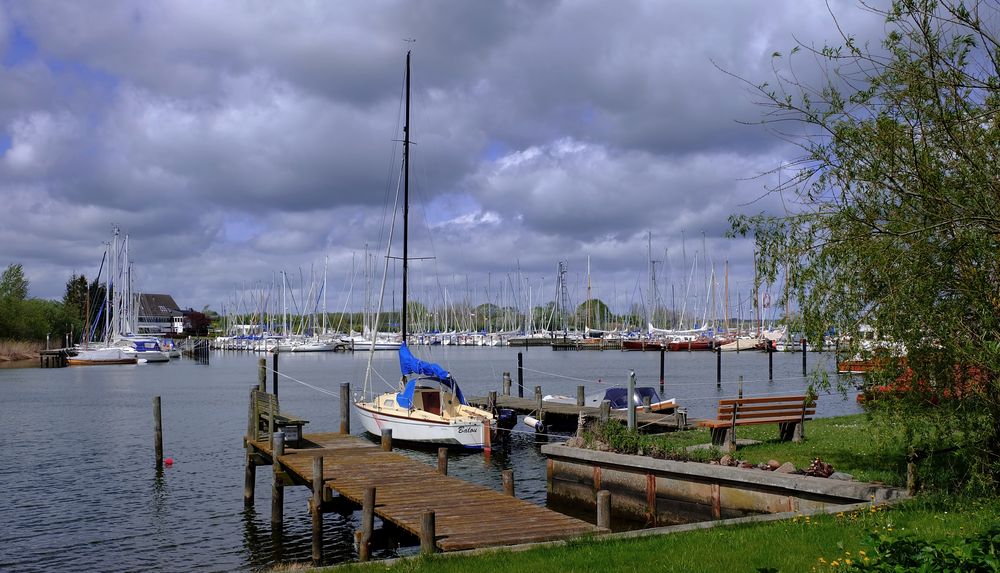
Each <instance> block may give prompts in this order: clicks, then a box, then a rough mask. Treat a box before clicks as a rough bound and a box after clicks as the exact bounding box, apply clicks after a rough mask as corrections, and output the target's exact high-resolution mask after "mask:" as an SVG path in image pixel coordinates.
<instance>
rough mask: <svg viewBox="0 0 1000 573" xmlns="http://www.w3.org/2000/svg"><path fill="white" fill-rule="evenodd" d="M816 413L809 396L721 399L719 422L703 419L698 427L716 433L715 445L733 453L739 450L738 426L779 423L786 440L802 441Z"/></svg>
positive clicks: (781, 434)
mask: <svg viewBox="0 0 1000 573" xmlns="http://www.w3.org/2000/svg"><path fill="white" fill-rule="evenodd" d="M814 414H816V401H815V399H814V398H810V397H809V396H806V395H795V396H767V397H762V398H725V399H722V400H719V412H718V415H717V417H716V419H714V420H700V421H699V422H698V425H699V426H701V427H705V428H710V429H711V430H712V444H713V445H716V446H722V449H723V450H724V451H730V452H731V451H734V450H735V449H736V426H749V425H752V424H778V434H779V436H780V438H781V439H782V440H784V441H788V440H792V441H793V442H800V441H802V438H803V437H804V435H805V430H804V426H803V422H805V421H806V420H811V419H812V416H813V415H814Z"/></svg>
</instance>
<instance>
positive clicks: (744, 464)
mask: <svg viewBox="0 0 1000 573" xmlns="http://www.w3.org/2000/svg"><path fill="white" fill-rule="evenodd" d="M740 467H741V468H743V469H745V470H749V469H752V468H753V467H754V466H753V464H751V463H750V462H740Z"/></svg>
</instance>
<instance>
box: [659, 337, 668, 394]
mask: <svg viewBox="0 0 1000 573" xmlns="http://www.w3.org/2000/svg"><path fill="white" fill-rule="evenodd" d="M666 355H667V348H666V347H665V346H661V347H660V394H663V378H664V377H663V375H664V372H665V371H664V369H663V365H664V360H663V358H664V357H665V356H666Z"/></svg>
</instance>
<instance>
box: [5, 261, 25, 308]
mask: <svg viewBox="0 0 1000 573" xmlns="http://www.w3.org/2000/svg"><path fill="white" fill-rule="evenodd" d="M26 298H28V279H27V278H25V276H24V269H23V268H22V267H21V265H20V263H16V264H11V265H8V266H7V270H5V271H4V272H3V275H0V299H4V300H8V301H13V302H20V301H23V300H24V299H26Z"/></svg>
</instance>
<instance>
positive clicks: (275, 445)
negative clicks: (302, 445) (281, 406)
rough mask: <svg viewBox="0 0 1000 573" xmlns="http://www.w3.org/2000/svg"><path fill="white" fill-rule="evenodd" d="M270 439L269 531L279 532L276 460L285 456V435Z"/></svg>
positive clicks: (281, 488) (281, 505) (281, 497)
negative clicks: (271, 476) (271, 475)
mask: <svg viewBox="0 0 1000 573" xmlns="http://www.w3.org/2000/svg"><path fill="white" fill-rule="evenodd" d="M262 360H263V359H262ZM272 438H273V439H272V441H271V467H272V468H273V469H274V483H273V484H272V486H271V529H272V530H275V531H279V530H280V529H281V522H282V518H283V516H284V512H285V484H284V483H283V482H282V481H281V462H279V461H278V458H279V457H281V456H283V455H285V433H284V432H281V431H278V432H275V433H274V435H273V436H272Z"/></svg>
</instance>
